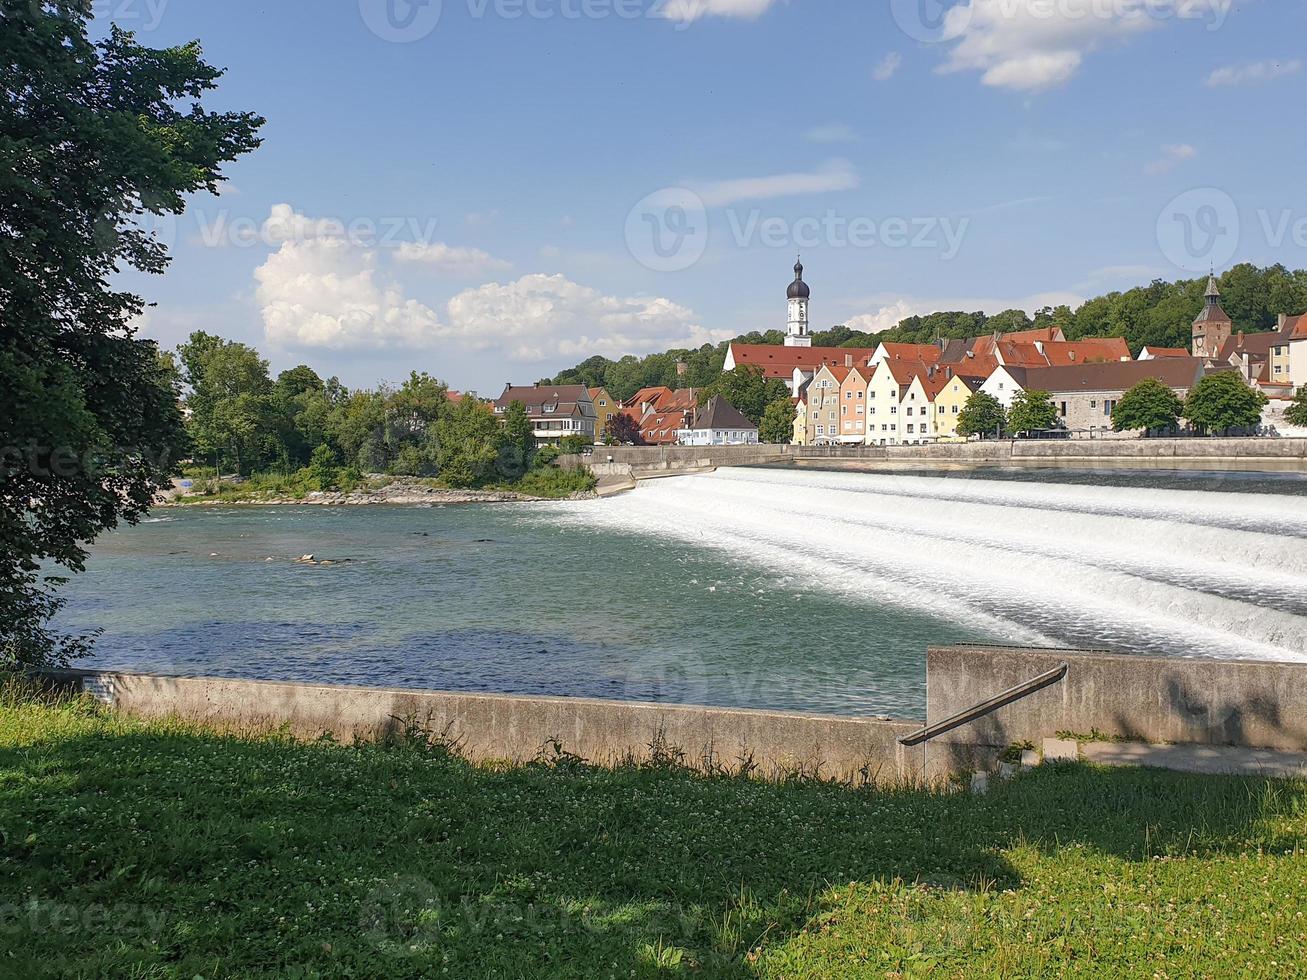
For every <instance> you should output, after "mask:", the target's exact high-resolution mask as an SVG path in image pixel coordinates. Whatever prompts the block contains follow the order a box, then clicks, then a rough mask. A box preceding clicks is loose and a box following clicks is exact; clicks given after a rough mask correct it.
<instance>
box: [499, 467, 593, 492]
mask: <svg viewBox="0 0 1307 980" xmlns="http://www.w3.org/2000/svg"><path fill="white" fill-rule="evenodd" d="M594 488H595V478H594V474H593V473H591V472H590V471H589V470H587V469H585V468H583V467H577V468H576V469H572V470H564V469H560V468H559V467H557V466H550V467H547V468H545V469H534V470H532V471H531V472H530V473H528V474H527V475H526V476H524V477H522V479H520V480H518V481H517V482H516V483H515V484H513V485H512V489H513V490H516V491H518V492H519V493H525V494H529V495H530V496H532V497H551V498H558V497H569V496H571V495H572V494H574V493H585V492H587V491H590V490H593V489H594Z"/></svg>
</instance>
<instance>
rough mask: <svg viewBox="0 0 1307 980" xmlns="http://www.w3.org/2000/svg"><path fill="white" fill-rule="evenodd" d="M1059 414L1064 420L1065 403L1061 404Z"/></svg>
mask: <svg viewBox="0 0 1307 980" xmlns="http://www.w3.org/2000/svg"><path fill="white" fill-rule="evenodd" d="M1059 414H1060V415H1061V416H1062V418H1066V402H1063V403H1062V407H1061V411H1060V412H1059Z"/></svg>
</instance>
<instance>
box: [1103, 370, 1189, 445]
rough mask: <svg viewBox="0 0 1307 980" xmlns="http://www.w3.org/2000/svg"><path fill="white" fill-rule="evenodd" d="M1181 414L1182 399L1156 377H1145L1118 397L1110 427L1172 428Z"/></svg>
mask: <svg viewBox="0 0 1307 980" xmlns="http://www.w3.org/2000/svg"><path fill="white" fill-rule="evenodd" d="M1183 414H1184V402H1183V401H1182V400H1181V399H1180V396H1179V395H1177V394H1176V393H1175V392H1174V391H1172V390H1171V389H1170V388H1168V387H1167V386H1166V385H1164V384H1163V383H1162V382H1161V381H1158V380H1157V379H1156V378H1145V379H1144V380H1143V381H1140V382H1139V383H1138V384H1137V385H1135V386H1134V387H1133V388H1131V389H1130V390H1129V391H1127V392H1126V393H1125V394H1124V395H1122V396H1121V400H1120V401H1119V402H1117V403H1116V407H1115V408H1113V409H1112V428H1113V429H1114V430H1115V431H1117V432H1129V431H1133V430H1135V429H1144V430H1145V431H1146V432H1152V431H1154V430H1156V429H1173V428H1175V427H1176V426H1177V425H1179V423H1180V416H1181V415H1183Z"/></svg>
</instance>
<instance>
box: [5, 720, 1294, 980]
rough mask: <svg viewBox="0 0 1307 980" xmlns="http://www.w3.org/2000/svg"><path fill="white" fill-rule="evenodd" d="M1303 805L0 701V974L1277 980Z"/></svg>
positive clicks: (1143, 783)
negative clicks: (935, 783)
mask: <svg viewBox="0 0 1307 980" xmlns="http://www.w3.org/2000/svg"><path fill="white" fill-rule="evenodd" d="M1305 832H1307V786H1304V785H1302V784H1298V783H1289V782H1270V781H1266V780H1258V779H1246V778H1211V777H1195V776H1187V775H1181V774H1174V773H1158V772H1145V771H1138V770H1098V769H1093V768H1089V767H1084V766H1074V765H1073V766H1058V767H1049V768H1047V769H1043V770H1039V771H1036V772H1033V773H1030V774H1028V775H1025V776H1022V777H1019V778H1018V779H1016V780H1015V781H1013V782H1011V783H1007V784H1000V785H998V786H996V787H995V788H994V789H993V790H991V792H990V793H989V794H988V795H986V796H983V797H973V796H970V795H968V794H960V793H951V794H950V793H928V792H924V791H919V790H908V789H903V790H894V791H873V790H868V789H863V790H852V789H847V788H842V787H838V786H833V785H828V784H819V783H814V782H809V781H793V782H789V783H780V784H777V783H765V782H762V781H758V780H755V779H749V778H741V777H735V778H732V777H711V778H710V777H704V776H696V775H691V774H688V773H685V772H682V771H677V770H674V769H670V768H640V767H634V766H632V767H628V768H622V769H616V770H602V769H593V768H589V767H586V766H584V765H579V764H577V763H574V762H572V761H570V760H568V759H567V758H566V756H564V757H563V758H562V761H561V762H560V763H558V764H555V765H549V764H546V763H540V764H535V765H529V766H523V767H517V768H510V767H507V766H498V767H495V766H481V767H478V766H473V765H471V764H468V763H466V762H464V761H462V760H460V759H458V758H456V757H453V756H451V755H450V754H449V753H448V752H446V751H443V750H441V749H439V748H431V747H422V746H420V745H416V744H408V745H400V746H397V747H396V746H392V747H378V746H348V745H337V744H332V743H329V742H318V743H312V744H297V743H295V742H293V741H292V740H290V739H288V738H286V737H282V736H278V735H275V734H267V735H261V736H251V737H243V738H235V737H226V736H222V735H218V734H214V733H212V732H207V731H204V730H202V729H199V728H195V727H191V726H186V725H182V724H178V723H171V722H153V723H148V724H147V723H142V722H136V721H132V720H128V719H124V718H120V717H116V716H113V715H111V714H109V713H106V712H105V711H103V710H102V709H99V708H97V707H95V706H93V705H92V704H90V703H88V702H86V701H74V702H64V703H59V704H54V705H41V704H34V703H32V702H30V701H28V700H24V699H23V698H21V697H17V696H13V695H10V696H8V697H7V698H3V699H0V976H6V977H8V976H15V977H17V976H61V977H62V976H85V977H100V976H115V977H118V976H126V977H132V976H136V977H147V976H150V977H152V976H169V977H172V976H176V977H187V978H190V977H197V976H200V977H235V976H242V977H245V976H257V975H269V976H271V975H276V976H289V977H316V976H332V977H336V976H346V977H349V976H367V977H372V976H386V977H407V976H412V977H419V976H424V977H425V976H436V977H439V976H450V977H483V976H497V977H521V976H527V977H529V976H574V977H607V976H613V977H630V976H679V975H691V974H697V975H702V976H713V977H717V976H726V977H730V976H754V975H761V976H770V977H804V976H808V977H827V976H873V977H880V976H941V977H943V976H948V977H954V976H956V977H964V976H965V977H974V976H996V975H1017V976H1031V977H1035V976H1054V975H1066V974H1075V975H1086V976H1101V977H1118V976H1153V975H1158V976H1173V977H1179V976H1193V975H1210V976H1218V977H1242V976H1284V975H1288V974H1291V973H1293V972H1296V971H1299V970H1301V969H1302V963H1303V962H1304V960H1305V959H1307V937H1305V935H1304V934H1305V933H1307V924H1305V922H1304V918H1305V914H1307V855H1304V854H1303V853H1302V843H1303V838H1304V833H1305Z"/></svg>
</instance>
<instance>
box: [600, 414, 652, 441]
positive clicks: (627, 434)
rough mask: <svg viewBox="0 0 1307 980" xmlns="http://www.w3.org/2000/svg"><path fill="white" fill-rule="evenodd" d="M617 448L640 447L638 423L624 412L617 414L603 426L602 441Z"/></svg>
mask: <svg viewBox="0 0 1307 980" xmlns="http://www.w3.org/2000/svg"><path fill="white" fill-rule="evenodd" d="M610 440H611V441H612V443H613V444H614V445H618V446H642V445H644V439H643V438H641V436H640V423H639V422H637V421H636V420H635V419H633V418H631V416H629V415H627V414H626V413H625V412H618V413H617V414H616V415H614V416H612V417H610V418H609V419H608V422H607V423H606V424H605V425H604V441H605V442H608V441H610Z"/></svg>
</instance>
